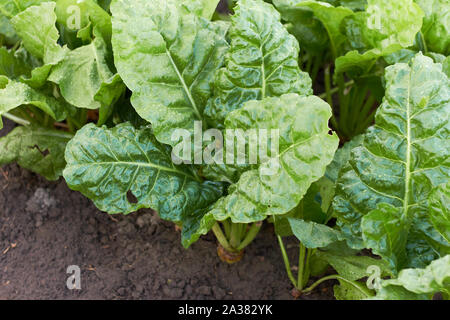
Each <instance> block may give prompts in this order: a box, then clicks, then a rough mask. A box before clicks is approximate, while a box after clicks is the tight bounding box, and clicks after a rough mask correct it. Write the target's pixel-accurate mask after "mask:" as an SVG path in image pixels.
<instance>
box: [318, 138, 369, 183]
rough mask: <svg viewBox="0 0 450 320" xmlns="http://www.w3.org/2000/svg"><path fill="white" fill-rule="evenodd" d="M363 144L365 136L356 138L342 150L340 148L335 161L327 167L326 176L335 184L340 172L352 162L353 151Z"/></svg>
mask: <svg viewBox="0 0 450 320" xmlns="http://www.w3.org/2000/svg"><path fill="white" fill-rule="evenodd" d="M362 142H363V136H362V135H359V136H356V137H354V138H353V139H352V140H350V141H349V142H347V143H345V144H344V145H343V146H342V148H339V149H338V151H336V154H335V155H334V158H333V161H331V163H330V165H329V166H328V167H327V171H326V173H325V176H326V177H327V178H328V179H330V180H331V181H332V182H333V183H335V182H336V181H337V179H338V176H339V171H340V170H341V169H342V167H344V166H345V165H346V164H347V163H348V161H349V160H350V155H351V151H352V150H353V149H354V148H356V147H359V146H360V145H361V144H362Z"/></svg>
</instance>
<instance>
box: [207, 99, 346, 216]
mask: <svg viewBox="0 0 450 320" xmlns="http://www.w3.org/2000/svg"><path fill="white" fill-rule="evenodd" d="M330 116H331V109H330V106H329V105H328V104H327V103H325V102H324V101H323V100H321V99H319V98H318V97H315V96H309V97H301V96H298V95H297V94H287V95H283V96H281V97H280V98H274V97H272V98H265V99H264V100H262V101H249V102H247V103H246V104H245V105H244V106H243V107H242V108H241V109H238V110H235V111H233V112H231V113H230V114H229V115H228V117H227V119H226V121H225V126H226V127H227V129H232V128H241V129H243V130H247V129H250V128H253V129H268V130H270V129H275V130H276V129H278V130H279V134H280V135H279V136H280V141H279V154H278V156H275V155H273V158H271V159H270V160H269V161H266V162H263V163H260V164H259V166H257V167H255V168H253V169H251V170H248V171H246V172H245V173H243V174H242V175H241V177H240V179H239V181H238V182H237V183H236V184H234V185H232V186H231V187H230V189H229V195H228V196H226V197H224V198H222V199H220V200H219V201H218V202H217V203H216V204H215V205H214V207H213V209H212V211H211V212H212V213H213V214H214V216H215V218H216V220H219V221H223V220H226V219H228V218H231V220H232V221H233V222H235V223H249V222H255V221H260V220H263V219H265V217H266V216H268V215H283V214H286V213H288V212H289V211H291V210H292V209H294V208H295V207H296V206H297V205H298V204H299V202H300V200H301V199H302V198H303V196H304V195H305V193H306V192H307V190H308V188H309V187H310V185H311V184H312V183H313V182H315V181H317V180H318V179H320V178H321V177H322V176H323V175H324V173H325V168H326V166H327V165H328V164H329V163H330V162H331V160H332V158H333V155H334V152H335V151H336V149H337V146H338V138H337V136H336V135H334V134H333V135H329V134H328V131H329V128H328V120H329V118H330ZM277 162H278V164H279V167H278V169H277V166H276V163H277ZM274 169H275V170H274ZM270 173H273V174H270Z"/></svg>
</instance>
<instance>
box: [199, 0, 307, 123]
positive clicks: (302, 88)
mask: <svg viewBox="0 0 450 320" xmlns="http://www.w3.org/2000/svg"><path fill="white" fill-rule="evenodd" d="M229 37H230V38H231V48H230V51H229V52H228V53H227V55H226V61H225V62H226V67H224V68H222V69H220V70H219V71H218V72H217V75H216V78H215V82H214V96H213V97H212V98H211V100H210V101H209V103H208V105H207V106H206V109H205V116H206V117H207V120H208V123H209V124H210V125H211V126H213V127H215V128H223V125H224V121H225V118H226V116H227V115H228V114H229V113H230V112H231V111H233V110H236V109H239V108H241V107H242V105H243V104H244V103H245V102H247V101H249V100H261V99H263V98H265V97H274V96H275V97H277V96H280V95H282V94H286V93H298V94H301V95H310V94H312V89H311V79H310V78H309V75H308V74H306V73H304V72H301V71H300V69H299V67H298V62H297V60H298V54H299V46H298V42H297V40H296V39H295V37H293V36H292V35H290V34H289V33H288V32H287V30H286V29H285V28H284V27H283V25H282V24H281V22H280V14H279V13H278V12H277V11H276V10H275V8H274V7H273V6H272V5H270V4H268V3H264V2H263V1H262V0H241V1H239V2H238V6H237V7H236V9H235V14H234V15H233V16H232V18H231V28H230V32H229Z"/></svg>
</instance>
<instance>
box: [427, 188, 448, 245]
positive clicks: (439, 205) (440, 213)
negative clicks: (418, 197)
mask: <svg viewBox="0 0 450 320" xmlns="http://www.w3.org/2000/svg"><path fill="white" fill-rule="evenodd" d="M429 215H430V220H431V223H432V224H433V226H434V227H435V228H436V230H438V231H439V233H440V234H441V235H442V236H443V237H444V238H445V239H446V240H447V241H448V242H450V183H449V182H447V183H446V184H443V185H441V186H439V187H437V188H436V189H434V190H433V192H432V193H431V195H430V210H429Z"/></svg>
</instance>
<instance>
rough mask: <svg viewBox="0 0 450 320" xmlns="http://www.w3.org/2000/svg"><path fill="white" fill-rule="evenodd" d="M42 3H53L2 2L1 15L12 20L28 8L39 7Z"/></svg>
mask: <svg viewBox="0 0 450 320" xmlns="http://www.w3.org/2000/svg"><path fill="white" fill-rule="evenodd" d="M42 2H51V0H0V13H1V14H2V15H4V16H5V17H7V18H9V19H11V18H12V17H14V16H15V15H16V14H18V13H20V12H22V11H24V10H25V9H27V8H28V7H31V6H38V5H40V4H41V3H42Z"/></svg>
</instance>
